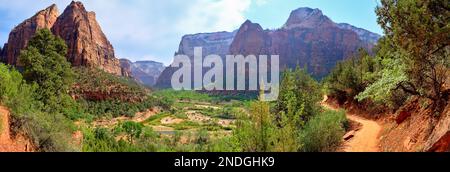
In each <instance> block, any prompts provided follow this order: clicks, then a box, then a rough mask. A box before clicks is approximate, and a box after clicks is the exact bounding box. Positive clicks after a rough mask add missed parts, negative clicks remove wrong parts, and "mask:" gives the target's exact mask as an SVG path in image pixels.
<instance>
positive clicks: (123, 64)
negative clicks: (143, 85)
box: [120, 59, 133, 77]
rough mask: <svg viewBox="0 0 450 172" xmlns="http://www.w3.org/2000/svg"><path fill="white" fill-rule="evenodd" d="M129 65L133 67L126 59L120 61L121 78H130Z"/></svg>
mask: <svg viewBox="0 0 450 172" xmlns="http://www.w3.org/2000/svg"><path fill="white" fill-rule="evenodd" d="M131 65H133V62H131V61H130V60H128V59H120V68H121V71H122V72H121V73H122V76H125V77H132V74H131Z"/></svg>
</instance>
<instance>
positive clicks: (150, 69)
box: [131, 61, 165, 87]
mask: <svg viewBox="0 0 450 172" xmlns="http://www.w3.org/2000/svg"><path fill="white" fill-rule="evenodd" d="M164 69H165V67H164V64H162V63H159V62H155V61H137V62H134V63H133V64H132V66H131V73H132V76H133V77H134V78H135V79H136V80H137V81H138V82H140V83H142V84H144V85H146V86H149V87H152V86H154V85H155V84H156V81H157V79H158V77H159V76H160V75H161V73H162V72H163V70H164Z"/></svg>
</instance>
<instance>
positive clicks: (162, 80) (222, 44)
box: [155, 31, 237, 88]
mask: <svg viewBox="0 0 450 172" xmlns="http://www.w3.org/2000/svg"><path fill="white" fill-rule="evenodd" d="M236 33H237V31H234V32H214V33H199V34H193V35H185V36H183V38H182V40H181V42H180V46H179V48H178V51H177V52H176V53H175V55H187V56H188V57H190V58H191V61H192V59H193V57H194V48H195V47H202V48H203V52H202V55H203V56H204V57H205V56H207V55H210V54H217V55H220V56H221V57H224V56H225V55H227V54H228V52H229V49H230V45H231V43H232V42H233V39H234V37H235V35H236ZM192 62H193V61H192ZM177 70H178V68H173V67H170V66H169V67H167V68H165V69H164V71H163V72H162V73H161V75H160V76H159V77H158V78H157V81H156V83H155V86H156V87H159V88H169V87H171V83H170V81H171V78H172V74H173V73H174V72H175V71H177Z"/></svg>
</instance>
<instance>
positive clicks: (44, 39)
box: [19, 29, 73, 112]
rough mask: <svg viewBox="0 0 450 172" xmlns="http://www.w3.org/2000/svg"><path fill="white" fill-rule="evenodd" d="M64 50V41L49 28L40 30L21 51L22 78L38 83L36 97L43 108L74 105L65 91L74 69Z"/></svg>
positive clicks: (50, 108)
mask: <svg viewBox="0 0 450 172" xmlns="http://www.w3.org/2000/svg"><path fill="white" fill-rule="evenodd" d="M66 53H67V46H66V44H65V42H64V40H62V39H60V38H58V37H56V36H54V35H53V34H52V33H51V31H50V30H48V29H42V30H39V31H38V32H37V33H36V35H35V36H34V37H33V38H32V39H31V40H30V41H29V43H28V46H27V48H26V49H25V50H23V51H22V52H21V54H20V57H19V63H21V64H22V65H23V66H24V72H23V76H24V79H25V80H26V81H27V83H31V84H36V85H37V86H38V87H36V90H35V91H36V94H35V96H37V97H36V99H37V100H39V101H41V102H43V103H44V108H45V110H46V111H52V112H61V111H62V109H63V108H65V107H68V106H70V105H71V104H73V103H72V99H71V98H70V97H69V95H68V94H67V92H68V90H69V88H70V86H71V85H72V82H73V79H72V78H73V72H72V70H71V67H70V66H71V65H70V63H69V62H67V60H66V57H65V55H66Z"/></svg>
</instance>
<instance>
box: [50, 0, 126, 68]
mask: <svg viewBox="0 0 450 172" xmlns="http://www.w3.org/2000/svg"><path fill="white" fill-rule="evenodd" d="M52 31H53V33H54V34H55V35H57V36H59V37H61V38H62V39H64V40H65V41H66V43H67V46H68V48H69V50H68V54H67V59H68V60H69V61H70V62H71V63H72V65H73V66H88V67H97V68H100V69H103V70H104V71H106V72H108V73H112V74H116V75H122V70H121V67H120V61H119V59H117V58H116V57H115V55H114V48H113V46H112V45H111V43H110V42H109V41H108V39H107V38H106V36H105V34H104V33H103V32H102V30H101V28H100V25H99V24H98V22H97V20H96V19H95V13H94V12H87V11H86V9H85V8H84V5H83V4H82V3H81V2H75V1H73V2H72V3H71V4H70V5H69V6H68V7H67V8H66V9H65V10H64V12H63V14H61V16H59V17H58V19H57V20H56V22H55V24H54V26H53V28H52Z"/></svg>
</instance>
